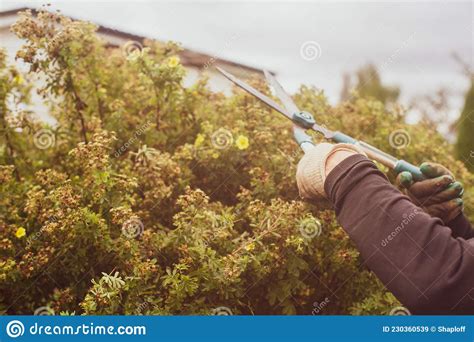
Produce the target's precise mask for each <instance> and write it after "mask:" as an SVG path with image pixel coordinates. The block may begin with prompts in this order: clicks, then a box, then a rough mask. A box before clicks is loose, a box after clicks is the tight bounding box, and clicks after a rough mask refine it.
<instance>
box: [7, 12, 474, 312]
mask: <svg viewBox="0 0 474 342" xmlns="http://www.w3.org/2000/svg"><path fill="white" fill-rule="evenodd" d="M58 23H59V24H60V25H59V24H58ZM60 26H61V28H60ZM13 30H14V31H15V32H16V33H17V34H18V35H19V36H20V37H21V38H23V39H25V41H26V43H25V46H24V47H23V48H22V49H21V50H20V51H19V52H18V58H20V59H21V60H23V61H25V62H26V63H27V64H28V65H29V66H30V69H31V71H30V73H29V75H28V77H26V76H21V75H20V74H18V73H17V72H16V71H15V70H14V69H13V68H11V67H8V66H7V65H5V62H4V61H5V56H4V54H2V55H1V56H0V57H1V58H0V89H1V93H0V95H1V97H0V100H1V101H0V105H1V117H0V119H1V124H2V127H1V129H2V135H1V138H0V139H1V145H0V146H1V150H0V159H1V161H2V165H1V167H0V193H1V195H0V234H1V243H0V255H1V259H0V308H1V310H3V311H5V312H7V313H10V314H31V313H33V311H34V310H35V309H37V308H38V307H49V308H51V309H52V310H54V312H56V313H61V314H64V315H70V314H161V315H168V314H211V313H219V311H220V310H222V308H223V307H225V310H230V311H231V312H232V313H234V314H295V313H297V314H311V313H315V312H317V314H387V313H388V312H389V311H390V310H391V308H393V307H394V306H396V305H397V304H396V300H395V299H394V298H393V296H392V295H391V294H389V293H387V292H386V290H385V289H384V288H383V286H381V284H380V283H379V282H378V281H377V279H376V278H375V276H374V275H373V274H372V273H371V272H370V271H369V270H368V269H367V268H366V267H364V266H363V264H362V262H361V260H360V257H359V254H358V252H357V251H356V250H355V249H354V247H353V245H352V244H351V242H350V240H349V238H348V237H347V236H346V234H345V233H344V231H343V230H342V229H341V227H340V226H339V225H338V223H337V221H336V220H335V217H334V213H333V212H332V211H331V210H328V209H327V206H325V205H316V206H313V205H309V204H306V203H304V202H302V201H300V200H299V198H298V193H297V188H296V185H295V180H294V175H295V168H296V163H297V161H298V159H299V158H300V157H301V152H300V151H299V150H298V148H297V146H296V144H295V143H294V142H293V141H292V136H291V129H290V126H289V124H288V122H287V121H285V120H284V119H283V118H279V116H278V115H276V114H275V113H272V112H271V111H270V110H269V109H268V108H267V107H265V106H263V105H262V104H260V103H258V102H257V101H255V100H254V99H253V98H252V97H250V96H249V95H247V94H245V93H243V92H242V91H240V90H236V91H235V94H234V95H233V96H230V97H225V96H224V95H222V94H214V93H211V92H210V91H208V89H207V88H206V82H205V80H202V81H199V82H198V83H196V84H195V85H194V86H192V87H190V88H185V87H183V85H182V80H183V77H184V75H185V70H184V68H183V67H182V66H181V65H180V64H179V63H178V60H177V58H176V55H177V53H178V51H179V47H178V46H176V45H175V44H160V43H156V42H147V43H146V44H145V45H146V47H145V48H143V49H142V50H139V51H135V52H132V53H130V54H129V53H126V50H123V49H118V48H111V47H108V46H106V45H105V43H104V42H103V41H101V40H100V39H99V38H97V36H96V35H95V33H94V31H95V27H94V26H92V25H91V24H88V23H82V22H73V21H71V20H69V19H66V18H63V17H60V16H58V15H56V14H49V13H40V14H39V15H38V17H33V16H32V15H31V14H30V13H28V12H26V13H25V14H24V15H23V16H22V18H21V19H20V21H19V22H18V23H17V24H15V25H14V26H13ZM36 76H39V77H42V78H43V79H44V80H45V82H43V83H40V84H41V88H40V89H39V92H40V93H41V94H43V95H44V97H45V101H47V103H48V104H49V106H50V113H51V115H53V116H54V117H55V118H56V119H57V122H58V125H57V126H56V127H54V128H51V127H47V126H44V125H43V124H42V123H40V122H36V121H34V120H33V115H32V113H30V112H28V110H27V109H25V108H28V107H25V104H26V103H27V101H28V93H29V89H30V86H28V84H30V82H29V79H30V78H31V79H33V77H36ZM252 82H253V84H254V85H255V86H256V87H257V88H259V89H261V90H262V91H264V92H267V89H266V88H265V87H264V84H263V83H262V81H259V80H253V81H252ZM295 99H296V101H297V102H298V104H299V105H300V106H301V107H302V108H305V109H307V110H309V111H311V112H313V113H314V114H315V115H316V117H317V118H318V119H319V120H320V121H321V123H324V124H326V125H328V126H330V127H333V128H335V129H340V130H343V131H347V132H349V133H350V134H351V135H353V136H355V137H356V138H364V139H365V140H367V141H368V142H369V143H372V144H374V145H376V146H380V147H381V148H382V149H385V150H386V151H387V152H389V153H393V154H397V155H398V156H400V157H403V158H406V159H407V160H410V161H413V162H415V163H419V162H422V161H424V160H427V159H429V160H433V161H436V162H441V163H444V164H446V165H449V167H450V168H451V169H452V171H453V172H454V173H455V174H456V175H457V176H458V178H460V179H461V180H462V181H464V185H465V188H466V194H465V197H466V206H467V209H468V210H469V209H471V208H472V207H473V206H472V204H473V203H472V202H473V200H472V198H473V197H472V189H473V187H472V184H473V178H472V175H471V174H469V173H468V172H467V171H466V169H465V167H464V166H463V163H462V162H460V161H457V160H455V159H454V158H453V157H451V155H452V149H451V146H450V145H448V143H447V142H446V141H445V140H444V139H443V138H442V137H441V136H440V135H438V134H437V133H436V132H435V131H433V129H431V128H430V126H429V125H427V124H420V125H418V126H416V127H415V126H407V125H405V124H403V112H402V111H400V110H397V109H394V110H392V111H387V110H386V109H385V108H384V106H383V105H382V104H381V103H380V102H378V101H375V100H370V99H369V100H367V99H364V98H356V99H354V101H352V102H351V103H344V104H341V105H339V106H336V107H331V106H329V104H328V103H327V101H326V98H325V96H324V94H323V93H322V92H321V91H318V90H316V89H311V88H307V87H302V88H301V90H300V91H299V92H298V93H297V94H296V95H295ZM396 129H403V130H406V132H408V133H409V134H410V136H411V137H412V141H411V144H409V145H408V146H407V147H406V148H404V149H399V150H397V149H395V148H394V147H392V146H391V145H390V143H389V136H390V133H391V132H392V131H393V130H396ZM317 139H321V138H320V137H318V138H317ZM389 176H390V177H393V175H391V174H390V175H389ZM468 213H470V212H468ZM318 303H324V307H322V306H321V305H320V304H318ZM315 306H317V307H318V310H316V311H315V310H314V308H315ZM226 312H228V311H226Z"/></svg>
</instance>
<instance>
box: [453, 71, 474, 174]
mask: <svg viewBox="0 0 474 342" xmlns="http://www.w3.org/2000/svg"><path fill="white" fill-rule="evenodd" d="M457 126H458V137H457V141H456V156H457V157H458V158H459V159H460V160H462V161H464V163H465V164H466V167H467V168H468V169H469V170H470V171H471V172H472V171H473V170H474V138H473V136H472V132H473V129H474V79H471V86H470V88H469V91H468V92H467V94H466V99H465V102H464V108H463V110H462V113H461V117H460V118H459V121H458V123H457Z"/></svg>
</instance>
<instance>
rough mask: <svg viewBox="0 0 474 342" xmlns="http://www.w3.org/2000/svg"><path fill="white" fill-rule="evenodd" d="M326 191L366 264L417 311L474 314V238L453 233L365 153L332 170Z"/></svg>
mask: <svg viewBox="0 0 474 342" xmlns="http://www.w3.org/2000/svg"><path fill="white" fill-rule="evenodd" d="M325 190H326V193H327V194H328V196H329V199H330V201H331V202H332V204H333V206H334V208H335V210H336V215H337V218H338V221H339V223H340V224H341V225H342V227H343V228H344V230H345V231H346V232H347V233H348V234H349V236H350V237H351V239H352V240H353V241H354V243H355V244H356V246H357V248H358V250H359V252H360V254H361V256H362V258H363V260H364V264H365V265H366V266H367V267H369V268H370V269H371V270H372V271H373V272H374V273H375V274H376V275H377V277H378V278H379V279H380V280H381V281H382V282H383V283H384V284H385V286H386V287H387V288H388V289H389V290H390V291H391V292H392V293H393V294H394V295H395V296H396V297H397V298H398V299H399V300H400V302H401V303H402V304H403V305H405V306H406V307H407V308H408V309H409V310H410V311H411V312H412V313H413V314H474V291H473V287H474V240H466V239H463V238H455V237H453V235H452V232H451V229H450V228H448V227H446V226H444V225H443V223H442V221H441V220H440V219H438V218H433V217H431V216H430V215H428V214H426V213H425V212H424V211H422V210H421V209H420V208H419V207H417V206H415V205H414V204H413V203H412V202H411V201H410V200H409V199H408V197H406V196H404V195H402V194H401V193H400V192H399V191H398V190H397V189H396V188H395V187H393V186H392V185H391V184H390V183H389V182H388V180H387V179H386V177H385V175H384V174H383V173H381V172H380V171H379V170H378V169H377V167H376V166H375V165H374V163H372V162H371V161H370V160H368V159H367V158H366V157H364V156H362V155H354V156H351V157H349V158H347V159H345V160H344V161H343V162H342V163H340V164H339V165H338V167H337V168H335V169H334V170H333V171H331V173H330V174H329V175H328V177H327V178H326V182H325Z"/></svg>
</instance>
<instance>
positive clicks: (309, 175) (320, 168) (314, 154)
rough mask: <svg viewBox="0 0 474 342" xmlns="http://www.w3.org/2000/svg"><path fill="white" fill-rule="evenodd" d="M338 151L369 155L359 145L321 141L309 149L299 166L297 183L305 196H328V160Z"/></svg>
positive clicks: (301, 194)
mask: <svg viewBox="0 0 474 342" xmlns="http://www.w3.org/2000/svg"><path fill="white" fill-rule="evenodd" d="M338 151H350V152H356V153H360V154H362V155H364V156H367V155H366V154H365V152H364V151H363V150H362V149H361V148H360V147H359V146H357V145H352V144H336V145H333V144H329V143H321V144H319V145H317V146H316V147H315V148H313V149H311V150H310V151H308V152H307V153H306V154H305V156H304V157H303V159H301V162H300V165H299V166H298V172H297V173H298V174H297V183H298V188H299V189H300V196H301V197H303V198H315V197H316V198H317V197H324V198H325V197H326V196H327V195H326V192H325V190H324V182H325V181H326V161H327V160H328V158H329V157H330V156H331V155H333V154H334V153H336V152H338Z"/></svg>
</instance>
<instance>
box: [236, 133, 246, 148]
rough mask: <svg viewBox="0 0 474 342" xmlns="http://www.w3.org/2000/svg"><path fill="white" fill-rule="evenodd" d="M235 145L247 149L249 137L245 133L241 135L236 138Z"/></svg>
mask: <svg viewBox="0 0 474 342" xmlns="http://www.w3.org/2000/svg"><path fill="white" fill-rule="evenodd" d="M235 145H236V146H237V148H238V149H239V150H246V149H247V148H248V147H249V138H247V137H246V136H245V135H239V136H238V137H237V140H235Z"/></svg>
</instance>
